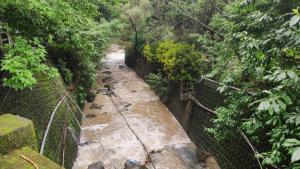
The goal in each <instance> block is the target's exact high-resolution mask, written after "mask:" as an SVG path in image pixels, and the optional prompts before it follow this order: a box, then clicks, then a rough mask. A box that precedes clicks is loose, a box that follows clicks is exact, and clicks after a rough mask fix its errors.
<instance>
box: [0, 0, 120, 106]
mask: <svg viewBox="0 0 300 169" xmlns="http://www.w3.org/2000/svg"><path fill="white" fill-rule="evenodd" d="M123 3H124V2H122V1H119V0H115V1H90V0H84V1H69V0H62V1H61V0H51V1H38V0H32V1H10V0H5V1H1V2H0V15H1V18H2V19H1V21H2V22H1V25H0V28H1V30H2V31H6V32H8V33H9V34H10V35H11V36H12V41H13V42H12V43H10V44H7V45H5V47H3V48H2V50H3V54H4V57H3V58H2V59H1V70H2V71H3V72H5V75H6V76H5V78H3V79H2V81H3V82H4V85H6V86H9V87H12V88H15V89H25V88H30V87H32V86H33V85H34V84H36V79H35V75H36V74H39V73H43V74H45V75H48V76H50V77H51V76H52V75H55V74H56V73H55V71H54V70H55V69H54V68H53V67H56V68H57V69H58V70H59V72H60V73H61V74H63V77H64V78H65V81H67V82H70V81H71V82H72V83H76V84H77V85H79V86H81V87H82V88H84V90H81V91H80V93H81V95H84V93H85V92H86V91H88V89H89V87H91V85H92V84H93V82H94V81H95V73H96V67H97V64H98V63H99V60H100V59H101V58H102V57H103V56H104V54H105V51H106V48H107V46H108V44H109V42H110V40H111V38H112V37H114V36H117V35H118V30H119V28H121V27H122V24H121V22H120V20H118V16H119V11H120V7H121V5H122V4H123ZM46 60H47V61H48V62H49V61H50V63H51V65H52V66H51V67H52V68H50V66H47V64H45V61H46ZM49 70H51V71H49ZM66 72H68V74H65V73H66ZM80 101H82V100H80Z"/></svg>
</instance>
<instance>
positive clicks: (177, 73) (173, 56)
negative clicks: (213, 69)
mask: <svg viewBox="0 0 300 169" xmlns="http://www.w3.org/2000/svg"><path fill="white" fill-rule="evenodd" d="M152 51H154V52H152ZM144 55H145V57H146V58H147V60H148V61H151V62H158V63H161V64H162V67H163V69H164V71H165V72H166V73H167V75H168V78H169V79H170V80H175V81H179V82H193V81H194V80H196V79H197V78H198V77H199V76H200V75H201V74H203V71H202V70H203V67H204V64H203V63H204V58H203V57H202V56H201V54H200V53H199V52H197V51H195V48H194V47H193V46H191V45H188V44H184V43H175V42H173V41H163V42H160V43H159V44H158V46H157V48H155V49H151V47H150V46H149V45H146V46H145V49H144Z"/></svg>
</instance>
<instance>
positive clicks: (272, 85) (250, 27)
mask: <svg viewBox="0 0 300 169" xmlns="http://www.w3.org/2000/svg"><path fill="white" fill-rule="evenodd" d="M149 3H150V4H151V5H148V8H147V9H148V10H147V11H149V12H148V13H149V14H150V15H144V16H140V17H143V18H142V19H140V20H143V21H144V22H143V24H141V25H140V28H139V29H136V30H135V31H133V32H132V33H133V35H134V34H138V35H139V38H140V39H143V40H142V41H140V42H143V43H140V44H138V46H144V47H143V49H144V50H143V52H140V53H139V55H135V56H136V57H137V58H136V59H137V60H138V57H142V56H145V57H146V58H147V60H148V62H151V63H152V64H156V65H158V67H159V69H161V70H163V73H162V74H158V75H153V74H151V75H150V76H149V77H148V79H149V78H150V80H148V82H149V83H150V85H151V86H152V87H153V88H154V90H156V91H158V92H157V93H159V95H161V94H162V93H163V94H164V95H165V94H166V92H161V91H165V90H164V89H165V84H168V83H167V82H164V80H163V79H166V78H167V79H168V80H172V81H177V82H179V83H181V82H183V81H192V82H197V80H199V79H200V76H206V77H209V78H212V79H214V80H217V81H219V82H220V83H222V84H224V85H223V86H220V87H219V91H220V92H221V93H223V94H224V95H225V96H226V100H225V102H226V106H224V107H219V108H218V109H217V114H218V116H217V118H216V119H215V120H214V127H212V128H210V129H208V131H210V132H211V133H212V134H214V135H215V137H216V138H218V139H220V140H226V139H229V138H232V137H236V136H237V135H238V130H241V131H243V132H244V133H245V134H246V135H247V137H248V138H250V140H251V142H252V143H254V144H255V145H258V144H259V145H269V146H268V148H266V149H264V150H263V151H262V152H260V154H258V155H257V157H258V158H260V160H261V161H262V164H263V166H264V168H269V167H271V166H273V167H274V166H275V167H277V168H290V169H297V168H300V155H299V154H300V153H299V152H300V146H299V141H300V107H299V106H300V102H299V99H300V98H299V96H300V93H299V92H300V80H299V79H300V78H299V76H300V71H299V64H300V40H299V39H300V11H299V5H300V1H299V0H269V1H255V0H253V1H249V0H230V1H221V0H196V1H192V0H187V1H182V0H174V1H163V2H158V1H156V0H148V1H145V0H144V1H143V4H149ZM131 4H132V8H142V7H141V5H140V4H138V5H137V4H136V3H131ZM136 11H138V10H137V9H136ZM132 44H136V42H135V43H132ZM145 44H146V45H145ZM132 48H134V47H132ZM139 48H140V47H139ZM128 57H129V56H128ZM159 82H161V83H159ZM229 85H232V86H236V87H239V88H240V89H241V91H236V90H232V89H230V88H229V87H228V86H229ZM157 88H161V90H160V89H157Z"/></svg>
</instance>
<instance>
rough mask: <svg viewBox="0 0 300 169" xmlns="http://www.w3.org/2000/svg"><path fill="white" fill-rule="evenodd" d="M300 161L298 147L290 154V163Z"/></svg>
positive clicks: (299, 149) (299, 148)
mask: <svg viewBox="0 0 300 169" xmlns="http://www.w3.org/2000/svg"><path fill="white" fill-rule="evenodd" d="M299 160H300V147H297V148H296V149H295V151H294V152H293V154H292V163H293V162H296V161H299Z"/></svg>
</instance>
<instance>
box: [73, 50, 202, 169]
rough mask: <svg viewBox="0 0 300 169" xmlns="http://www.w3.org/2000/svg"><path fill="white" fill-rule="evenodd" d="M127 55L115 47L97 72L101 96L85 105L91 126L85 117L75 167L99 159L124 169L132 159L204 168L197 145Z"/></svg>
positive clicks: (168, 167) (166, 168) (109, 167)
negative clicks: (136, 70)
mask: <svg viewBox="0 0 300 169" xmlns="http://www.w3.org/2000/svg"><path fill="white" fill-rule="evenodd" d="M124 56H125V53H124V50H123V49H121V48H119V47H117V46H114V47H112V49H111V52H109V53H108V54H107V57H106V58H105V59H104V64H105V66H104V68H103V69H102V70H99V71H98V73H97V84H96V86H95V87H94V89H93V90H92V92H95V93H97V94H96V97H95V99H94V101H93V102H92V103H87V104H86V105H85V108H84V114H85V116H86V117H87V119H88V121H89V122H90V125H91V126H89V125H88V124H87V121H85V120H83V121H82V131H81V136H80V144H79V145H78V158H77V159H76V161H75V164H74V167H73V169H87V168H88V166H89V165H90V164H92V163H95V162H98V161H101V162H102V164H103V165H104V168H105V169H114V168H115V169H124V168H125V164H126V163H128V162H129V161H130V162H131V163H139V164H140V165H141V166H139V167H136V168H148V169H152V168H154V167H155V168H156V169H202V168H203V167H201V166H200V164H199V162H198V160H197V157H196V147H195V145H194V144H193V143H192V142H191V141H190V139H189V137H188V136H187V134H186V133H185V131H184V130H183V128H182V127H181V125H180V124H179V123H178V122H177V120H176V119H175V118H174V116H173V115H172V113H171V112H170V111H169V110H168V109H167V108H166V106H165V105H164V104H163V103H162V102H161V101H160V100H159V98H158V97H157V96H156V95H155V94H154V92H153V91H152V90H151V89H150V87H149V86H148V85H147V84H146V83H145V82H144V81H143V80H142V79H141V78H139V77H138V76H137V75H136V74H135V72H134V71H133V70H132V69H130V68H128V67H127V66H125V65H124ZM124 119H125V120H126V121H127V123H126V121H125V120H124ZM128 125H129V126H130V127H128ZM130 128H131V129H130ZM135 134H136V135H135ZM95 135H96V136H95ZM136 136H137V137H138V138H139V139H140V140H139V139H137V137H136ZM99 141H100V143H99ZM141 142H142V143H143V144H144V147H143V145H142V144H141ZM144 148H146V149H147V152H148V153H149V154H147V153H146V152H145V149H144ZM149 156H150V157H149ZM142 166H143V167H142ZM128 168H130V167H128Z"/></svg>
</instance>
